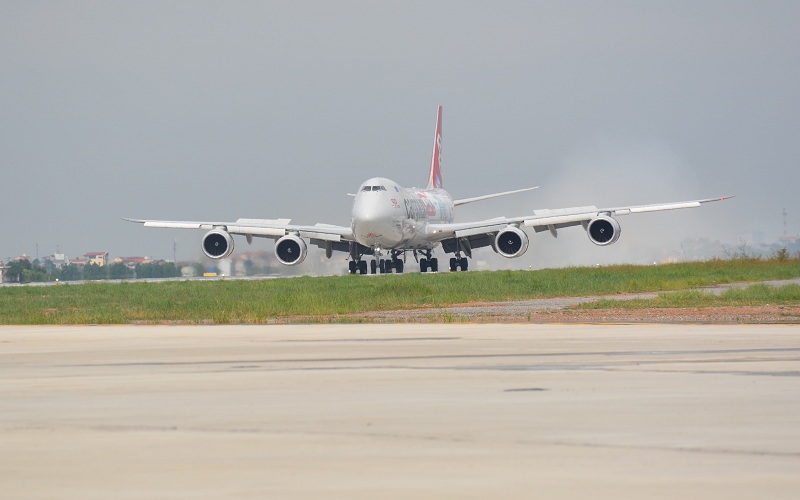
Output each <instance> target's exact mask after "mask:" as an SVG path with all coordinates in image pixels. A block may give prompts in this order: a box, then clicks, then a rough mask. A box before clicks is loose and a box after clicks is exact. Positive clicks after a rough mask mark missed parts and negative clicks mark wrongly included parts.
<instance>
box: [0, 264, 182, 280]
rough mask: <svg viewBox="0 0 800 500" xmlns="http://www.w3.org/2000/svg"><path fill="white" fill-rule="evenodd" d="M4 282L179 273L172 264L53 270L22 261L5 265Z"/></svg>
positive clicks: (161, 276)
mask: <svg viewBox="0 0 800 500" xmlns="http://www.w3.org/2000/svg"><path fill="white" fill-rule="evenodd" d="M8 267H9V269H8V270H7V271H6V273H5V275H6V281H10V282H12V283H32V282H42V281H55V280H59V281H80V280H107V279H111V280H121V279H133V278H176V277H179V276H180V275H181V270H180V269H179V268H178V266H176V265H175V264H174V263H173V262H151V263H149V264H137V265H136V267H135V268H134V269H131V268H130V267H128V266H126V265H125V264H120V263H117V264H111V265H108V266H98V265H97V264H86V265H85V266H83V267H82V268H81V267H78V266H76V265H75V264H67V265H65V266H63V267H61V268H56V267H55V266H54V265H53V264H52V263H51V262H48V261H45V262H43V263H42V262H40V261H39V260H38V259H36V260H34V261H33V262H31V261H29V260H27V259H23V260H14V261H11V262H9V263H8Z"/></svg>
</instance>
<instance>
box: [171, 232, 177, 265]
mask: <svg viewBox="0 0 800 500" xmlns="http://www.w3.org/2000/svg"><path fill="white" fill-rule="evenodd" d="M177 256H178V238H175V239H173V240H172V263H173V264H177V263H178V257H177Z"/></svg>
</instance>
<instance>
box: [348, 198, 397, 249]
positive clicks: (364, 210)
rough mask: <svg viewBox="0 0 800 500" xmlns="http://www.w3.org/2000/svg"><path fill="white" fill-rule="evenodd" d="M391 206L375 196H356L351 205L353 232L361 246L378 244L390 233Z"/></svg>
mask: <svg viewBox="0 0 800 500" xmlns="http://www.w3.org/2000/svg"><path fill="white" fill-rule="evenodd" d="M392 215H393V212H392V210H391V206H390V205H388V204H387V202H386V200H383V199H382V197H380V196H377V195H376V194H370V193H364V195H358V196H357V197H356V200H355V203H353V213H352V216H353V232H354V234H355V236H356V239H358V240H359V241H360V242H361V243H362V244H366V245H370V246H371V245H376V244H380V243H381V241H382V238H386V237H388V236H389V233H391V232H392Z"/></svg>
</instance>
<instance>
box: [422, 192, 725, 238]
mask: <svg viewBox="0 0 800 500" xmlns="http://www.w3.org/2000/svg"><path fill="white" fill-rule="evenodd" d="M728 198H733V196H723V197H720V198H708V199H704V200H693V201H679V202H670V203H657V204H652V205H634V206H628V207H615V208H597V207H595V206H586V207H572V208H560V209H554V210H550V209H545V210H534V211H533V214H531V215H525V216H521V217H511V218H508V217H498V218H495V219H487V220H483V221H476V222H464V223H451V224H428V225H427V228H426V230H427V232H428V235H429V237H431V239H433V240H435V241H439V242H442V245H443V246H444V248H445V251H448V243H452V244H453V245H455V240H457V239H461V238H466V239H468V241H469V243H470V244H471V247H472V248H479V247H481V246H488V245H489V244H490V238H489V236H491V235H493V234H494V233H497V232H498V231H501V230H503V229H504V228H506V227H508V226H509V225H515V226H525V227H530V228H533V229H534V230H535V231H536V232H541V231H548V230H549V231H550V232H551V233H552V234H553V236H557V234H558V233H557V230H558V229H562V228H565V227H571V226H579V225H584V224H587V223H588V222H589V221H591V220H592V219H594V218H596V217H599V216H603V215H605V216H611V217H615V216H620V215H629V214H636V213H646V212H659V211H663V210H678V209H682V208H697V207H699V206H701V205H702V204H704V203H711V202H715V201H722V200H726V199H728ZM448 240H451V241H449V242H448Z"/></svg>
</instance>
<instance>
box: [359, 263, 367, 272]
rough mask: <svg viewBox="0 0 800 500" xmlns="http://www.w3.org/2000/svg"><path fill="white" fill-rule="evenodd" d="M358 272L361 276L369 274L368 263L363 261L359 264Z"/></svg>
mask: <svg viewBox="0 0 800 500" xmlns="http://www.w3.org/2000/svg"><path fill="white" fill-rule="evenodd" d="M358 272H359V273H361V274H367V261H366V260H361V261H359V262H358Z"/></svg>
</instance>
